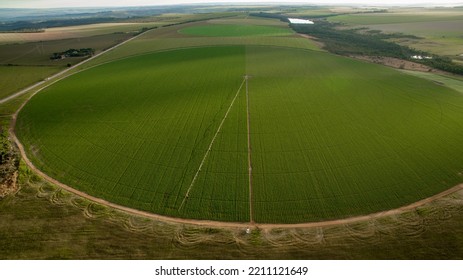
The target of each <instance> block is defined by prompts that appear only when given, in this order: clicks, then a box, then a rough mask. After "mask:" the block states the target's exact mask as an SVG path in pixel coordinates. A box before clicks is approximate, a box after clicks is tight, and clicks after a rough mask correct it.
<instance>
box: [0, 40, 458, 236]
mask: <svg viewBox="0 0 463 280" xmlns="http://www.w3.org/2000/svg"><path fill="white" fill-rule="evenodd" d="M142 34H143V33H142ZM140 35H141V34H140ZM140 35H138V36H140ZM138 36H135V37H132V38H130V39H129V40H127V41H124V42H123V43H121V44H119V45H116V46H114V47H112V48H111V49H108V50H107V51H110V50H112V49H114V48H116V47H119V46H121V45H123V44H125V43H127V42H128V41H131V40H133V39H135V38H137V37H138ZM107 51H105V52H103V53H106V52H107ZM103 53H100V54H98V56H99V55H102V54H103ZM96 57H97V56H95V58H96ZM89 60H90V59H87V60H85V61H83V62H81V63H80V64H78V65H75V66H74V67H77V66H80V65H81V64H83V63H85V62H87V61H89ZM71 69H72V68H70V69H66V71H63V72H60V73H58V74H56V75H54V76H52V77H53V78H55V77H57V76H59V75H62V74H64V73H65V72H68V71H69V70H71ZM73 74H75V73H72V74H70V75H73ZM70 75H63V76H61V77H59V78H58V79H57V80H55V81H53V82H52V83H50V84H49V85H47V86H45V87H43V88H40V89H39V90H37V91H36V92H34V93H33V94H31V95H30V96H29V97H28V98H27V99H26V100H25V102H24V103H23V104H22V105H21V106H20V108H19V109H18V110H17V111H16V112H15V114H14V115H13V117H12V122H11V127H10V135H11V137H12V138H13V140H14V142H15V143H16V145H17V146H18V148H19V150H20V153H21V157H22V158H23V160H24V161H25V163H26V164H27V166H28V167H29V168H30V169H31V170H33V171H34V172H35V173H37V174H38V175H40V176H41V177H42V178H44V179H45V180H47V181H48V182H50V183H52V184H54V185H57V186H59V187H61V188H63V189H65V190H67V191H69V192H71V193H73V194H76V195H78V196H81V197H83V198H85V199H88V200H90V201H93V202H96V203H99V204H101V205H105V206H108V207H111V208H114V209H117V210H121V211H124V212H127V213H130V214H134V215H139V216H143V217H146V218H151V219H156V220H159V221H163V222H170V223H184V224H190V225H196V226H206V227H219V228H266V229H269V228H313V227H326V226H335V225H342V224H348V223H355V222H363V221H368V220H371V219H376V218H379V217H385V216H391V215H397V214H400V213H403V212H406V211H410V210H413V209H415V208H417V207H420V206H423V205H425V204H427V203H430V202H432V201H434V200H437V199H439V198H442V197H444V196H447V195H450V194H452V193H454V192H457V191H460V190H463V184H459V185H457V186H454V187H452V188H450V189H448V190H446V191H444V192H441V193H439V194H436V195H434V196H431V197H429V198H426V199H423V200H420V201H417V202H415V203H412V204H409V205H406V206H403V207H400V208H396V209H392V210H387V211H382V212H377V213H373V214H369V215H363V216H356V217H350V218H345V219H338V220H329V221H321V222H309V223H298V224H259V223H256V222H253V221H251V222H249V223H238V222H219V221H210V220H193V219H183V218H174V217H168V216H162V215H158V214H154V213H150V212H146V211H141V210H137V209H133V208H129V207H125V206H122V205H118V204H115V203H112V202H109V201H106V200H104V199H101V198H97V197H94V196H91V195H89V194H87V193H84V192H81V191H79V190H76V189H74V188H72V187H70V186H68V185H66V184H63V183H61V182H59V181H58V180H56V179H54V178H52V177H50V176H48V175H47V174H45V173H44V172H42V171H41V170H39V169H38V168H37V167H35V166H34V164H33V163H32V162H31V161H30V160H29V158H28V157H27V155H26V152H25V150H24V146H23V145H22V144H21V142H20V141H19V140H18V138H17V137H16V134H15V131H14V130H15V126H16V120H17V116H18V114H19V112H20V111H21V110H22V108H23V107H24V106H25V105H26V104H27V102H28V101H29V100H30V99H31V98H32V97H33V96H34V95H35V94H37V93H38V92H40V91H41V90H42V89H44V88H46V87H48V86H50V85H52V84H54V83H56V82H57V81H59V80H61V79H64V78H66V77H68V76H70ZM41 84H43V82H39V83H37V84H35V85H34V86H31V87H29V88H27V89H25V90H22V91H20V92H18V93H16V94H14V95H12V96H10V97H9V98H8V100H10V99H12V98H14V97H17V96H18V95H21V94H23V93H25V92H26V91H29V90H31V89H33V88H35V87H37V86H39V85H41ZM6 101H7V100H0V103H2V102H6Z"/></svg>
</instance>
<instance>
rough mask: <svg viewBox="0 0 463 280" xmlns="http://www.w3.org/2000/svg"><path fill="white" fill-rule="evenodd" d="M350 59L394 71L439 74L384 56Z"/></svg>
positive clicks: (408, 62)
mask: <svg viewBox="0 0 463 280" xmlns="http://www.w3.org/2000/svg"><path fill="white" fill-rule="evenodd" d="M350 57H353V58H356V59H360V60H363V61H368V62H373V63H376V64H381V65H385V66H389V67H392V68H396V69H404V70H412V71H420V72H434V73H439V72H441V71H439V70H436V69H433V68H431V67H429V66H426V65H423V64H420V63H416V62H412V61H407V60H403V59H398V58H393V57H384V56H366V55H351V56H350Z"/></svg>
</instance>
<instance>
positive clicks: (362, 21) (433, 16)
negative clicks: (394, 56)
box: [328, 12, 463, 25]
mask: <svg viewBox="0 0 463 280" xmlns="http://www.w3.org/2000/svg"><path fill="white" fill-rule="evenodd" d="M462 19H463V13H455V14H452V13H450V14H449V13H431V12H428V13H423V12H401V13H394V12H391V13H374V14H348V15H339V16H334V17H329V18H328V20H329V21H333V22H343V23H346V24H352V25H373V24H394V23H412V22H434V21H437V22H438V21H451V20H462Z"/></svg>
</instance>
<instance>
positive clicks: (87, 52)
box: [50, 48, 95, 59]
mask: <svg viewBox="0 0 463 280" xmlns="http://www.w3.org/2000/svg"><path fill="white" fill-rule="evenodd" d="M94 53H95V50H94V49H92V48H83V49H69V50H67V51H64V52H58V53H53V55H52V56H51V57H50V59H63V58H66V57H82V56H92V55H93V54H94Z"/></svg>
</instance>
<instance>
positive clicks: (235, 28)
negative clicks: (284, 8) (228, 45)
mask: <svg viewBox="0 0 463 280" xmlns="http://www.w3.org/2000/svg"><path fill="white" fill-rule="evenodd" d="M178 32H179V33H180V34H184V35H190V36H205V37H247V36H287V35H292V34H294V32H293V31H292V30H290V29H288V28H285V27H283V28H282V27H274V26H265V25H244V24H205V25H198V26H190V27H185V28H182V29H180V30H178Z"/></svg>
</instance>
